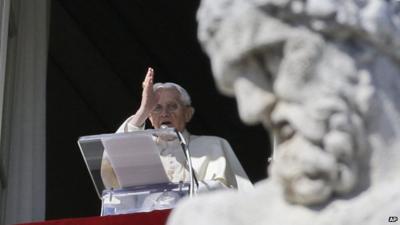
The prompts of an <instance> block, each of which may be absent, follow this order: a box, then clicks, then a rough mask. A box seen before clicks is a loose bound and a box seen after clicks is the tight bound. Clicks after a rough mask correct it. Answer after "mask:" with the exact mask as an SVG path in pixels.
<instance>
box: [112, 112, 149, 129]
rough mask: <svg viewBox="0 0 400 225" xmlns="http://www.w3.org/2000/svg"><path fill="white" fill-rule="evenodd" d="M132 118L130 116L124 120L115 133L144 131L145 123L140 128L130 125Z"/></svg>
mask: <svg viewBox="0 0 400 225" xmlns="http://www.w3.org/2000/svg"><path fill="white" fill-rule="evenodd" d="M132 117H133V115H132V116H130V117H129V118H128V119H126V120H125V121H124V122H123V123H122V125H121V126H120V127H119V128H118V130H117V132H116V133H125V132H132V131H138V130H144V125H145V123H143V125H142V126H140V127H137V126H135V125H133V124H131V120H132Z"/></svg>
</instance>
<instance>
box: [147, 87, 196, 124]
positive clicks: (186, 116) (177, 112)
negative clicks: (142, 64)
mask: <svg viewBox="0 0 400 225" xmlns="http://www.w3.org/2000/svg"><path fill="white" fill-rule="evenodd" d="M156 95H158V96H159V100H158V103H157V105H156V107H155V108H154V110H153V112H152V113H151V114H150V118H149V119H150V122H151V124H152V125H153V127H154V128H157V129H158V128H160V127H161V125H167V126H168V127H174V128H176V129H177V130H178V131H183V130H184V129H185V127H186V123H187V122H189V120H190V119H191V116H192V112H193V109H192V107H190V106H185V105H184V104H183V103H182V101H181V99H180V94H179V92H178V91H177V90H176V89H174V88H164V89H158V90H157V91H156Z"/></svg>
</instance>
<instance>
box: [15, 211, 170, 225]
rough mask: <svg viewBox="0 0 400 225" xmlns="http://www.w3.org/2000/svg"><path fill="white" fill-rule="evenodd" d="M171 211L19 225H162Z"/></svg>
mask: <svg viewBox="0 0 400 225" xmlns="http://www.w3.org/2000/svg"><path fill="white" fill-rule="evenodd" d="M170 212H171V210H159V211H152V212H148V213H134V214H125V215H115V216H98V217H84V218H73V219H60V220H49V221H43V222H34V223H24V224H21V225H164V224H165V223H166V222H167V218H168V215H169V213H170Z"/></svg>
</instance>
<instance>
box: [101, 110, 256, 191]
mask: <svg viewBox="0 0 400 225" xmlns="http://www.w3.org/2000/svg"><path fill="white" fill-rule="evenodd" d="M130 120H131V117H130V118H128V119H127V120H126V121H125V122H124V123H123V124H122V125H121V126H120V127H119V129H118V130H117V133H121V132H132V131H138V130H143V129H144V127H136V126H134V125H132V124H130V123H129V122H130ZM183 136H184V138H185V140H186V142H187V143H188V148H189V151H190V153H191V159H192V165H193V169H194V171H195V175H196V177H197V179H198V181H199V183H200V191H204V190H211V189H219V188H235V189H238V190H241V191H243V190H250V189H252V188H253V185H252V183H251V182H250V180H249V178H248V177H247V175H246V172H245V171H244V169H243V167H242V165H241V164H240V162H239V160H238V159H237V157H236V155H235V153H234V152H233V150H232V148H231V146H230V145H229V143H228V142H227V141H226V140H225V139H223V138H220V137H216V136H197V135H192V134H190V133H189V132H188V131H187V130H185V131H184V132H183ZM182 155H183V154H182V149H181V148H176V149H171V148H167V149H165V150H161V152H160V157H161V161H162V163H163V166H164V168H165V170H166V173H167V176H168V177H169V179H170V180H171V181H172V182H179V181H184V182H186V181H189V173H188V170H187V166H186V162H185V158H184V157H183V156H182ZM102 178H103V182H104V184H105V186H106V187H108V188H109V187H114V188H115V187H118V186H119V185H118V181H117V179H116V177H115V174H114V172H113V171H112V168H111V165H110V164H109V162H108V160H107V157H103V165H102Z"/></svg>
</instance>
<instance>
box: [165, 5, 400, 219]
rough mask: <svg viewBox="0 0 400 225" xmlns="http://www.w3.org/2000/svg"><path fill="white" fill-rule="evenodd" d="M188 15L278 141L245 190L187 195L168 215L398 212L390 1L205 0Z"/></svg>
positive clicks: (398, 103) (231, 91)
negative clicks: (260, 175) (260, 176)
mask: <svg viewBox="0 0 400 225" xmlns="http://www.w3.org/2000/svg"><path fill="white" fill-rule="evenodd" d="M198 21H199V33H198V35H199V39H200V42H201V43H202V45H203V47H204V50H205V51H206V52H207V54H208V55H209V57H210V59H211V64H212V69H213V73H214V76H215V80H216V82H217V85H218V87H219V88H220V90H221V91H222V92H223V93H225V94H227V95H231V96H235V97H236V99H237V102H238V108H239V114H240V116H241V119H242V120H243V121H244V122H246V123H249V124H252V123H258V122H260V123H262V124H264V125H265V127H266V128H267V129H269V130H271V131H273V133H274V134H275V136H276V137H277V148H276V149H275V155H274V159H273V162H272V163H271V166H270V167H269V168H268V170H269V174H270V178H268V179H267V180H265V181H262V182H260V183H258V184H257V185H256V188H255V190H254V191H253V192H249V193H235V192H219V193H214V194H210V195H204V196H200V197H198V198H197V199H192V200H187V201H185V202H183V203H182V204H181V205H179V206H178V208H176V209H175V210H174V211H173V214H172V216H171V219H170V221H169V224H173V225H181V224H182V225H183V224H219V225H221V224H226V225H228V224H229V225H235V224H271V225H276V224H279V225H283V224H296V225H300V224H304V225H309V224H340V225H345V224H352V225H354V224H360V225H361V224H362V225H365V224H371V225H372V224H374V225H375V224H383V223H387V222H388V219H389V217H391V216H397V217H399V218H400V191H399V190H400V66H399V65H400V1H397V0H387V1H385V0H297V1H295V0H203V1H202V3H201V5H200V9H199V11H198ZM259 150H260V149H258V151H259ZM251 151H254V149H249V154H251Z"/></svg>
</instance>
